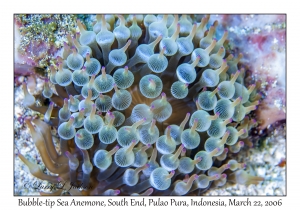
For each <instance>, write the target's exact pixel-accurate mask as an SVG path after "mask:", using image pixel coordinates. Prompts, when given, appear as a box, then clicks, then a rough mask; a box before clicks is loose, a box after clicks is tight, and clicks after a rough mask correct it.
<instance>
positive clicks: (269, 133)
mask: <svg viewBox="0 0 300 210" xmlns="http://www.w3.org/2000/svg"><path fill="white" fill-rule="evenodd" d="M83 17H84V16H83ZM54 18H55V17H54ZM43 19H44V18H43ZM45 19H46V20H47V18H45ZM74 20H75V18H74V17H72V16H66V17H65V18H63V19H62V20H58V22H59V23H61V25H62V26H64V21H69V23H70V24H67V25H68V27H65V28H64V27H61V25H55V24H49V25H48V26H47V28H43V29H42V31H43V30H44V31H50V34H51V31H52V30H56V29H57V28H58V29H59V30H58V31H59V33H58V34H57V35H56V36H55V37H47V38H48V39H46V40H45V39H44V36H47V33H45V34H44V35H43V33H40V34H39V35H40V37H37V40H35V41H34V42H31V41H29V44H28V43H27V44H26V40H28V39H29V40H30V39H32V38H33V37H31V38H30V37H28V33H25V34H26V36H24V35H22V34H20V40H21V41H20V42H19V43H20V45H19V44H16V48H15V49H16V51H15V52H16V53H17V54H16V65H15V67H16V68H15V75H17V76H16V77H15V85H16V88H15V102H16V106H15V145H16V148H22V153H24V152H25V153H27V154H28V155H29V156H31V157H32V158H33V159H37V161H38V162H37V163H38V164H41V165H42V163H41V162H39V160H40V159H39V157H38V154H37V153H36V150H35V149H34V146H33V145H32V143H30V142H31V141H30V135H29V134H28V131H27V130H26V129H24V126H23V122H24V117H25V116H32V115H34V114H36V113H31V112H30V111H29V110H28V109H24V108H23V107H22V106H21V105H20V102H21V101H22V97H23V96H22V93H20V89H19V87H18V86H19V84H20V83H21V82H22V81H23V79H24V78H25V77H26V79H27V81H30V80H31V81H32V90H31V91H32V93H37V92H39V91H41V90H42V89H41V88H42V85H43V84H42V80H40V77H43V73H40V72H43V70H42V68H43V67H44V66H47V65H48V64H49V63H51V62H52V61H51V57H52V58H53V57H55V55H56V53H55V51H56V50H57V49H59V48H60V46H62V42H63V41H65V39H66V38H65V36H64V33H65V31H67V32H69V31H70V30H74V28H72V23H74ZM214 20H218V21H219V22H220V23H221V24H220V25H221V26H222V29H223V30H228V31H229V36H228V37H229V39H230V44H231V46H230V48H231V50H232V51H233V52H235V53H237V52H243V53H244V55H246V56H244V58H243V59H242V60H241V63H242V64H243V65H245V67H247V69H250V70H251V71H252V76H251V77H250V80H252V81H257V80H258V79H259V80H261V82H262V87H263V89H262V95H263V97H264V100H263V104H262V106H260V109H259V110H258V112H257V113H256V114H257V116H258V117H259V120H261V122H260V126H261V127H260V128H259V129H257V130H255V131H253V138H257V141H255V142H256V144H255V145H253V148H251V149H247V151H243V152H241V153H240V154H239V158H240V159H239V160H240V161H239V162H251V163H252V164H250V165H249V170H250V171H251V173H252V174H253V175H259V176H263V177H267V178H268V179H267V180H266V181H264V182H263V183H262V184H259V185H258V186H251V187H249V188H246V187H244V186H228V185H226V186H225V187H222V188H220V189H217V190H212V191H208V192H207V193H206V194H207V195H208V194H219V195H235V194H236V195H265V194H266V195H284V194H285V165H284V164H283V162H284V161H285V157H286V155H285V123H284V122H285V121H284V120H285V107H286V105H285V85H286V84H285V17H284V15H279V16H277V15H269V16H264V15H212V16H211V19H210V21H211V22H210V24H212V23H213V21H214ZM23 21H24V22H26V21H29V22H30V21H32V20H26V19H22V18H21V17H19V18H17V19H16V27H21V28H22V23H23V24H24V22H23ZM39 21H41V19H35V20H33V23H38V22H39ZM42 21H45V20H42ZM84 21H86V22H87V23H89V22H91V20H84ZM34 25H35V24H32V29H30V30H33V35H32V36H34V37H35V38H36V34H34V31H35V29H34V28H35V27H39V26H34ZM37 25H38V24H37ZM73 27H74V26H73ZM17 30H19V28H17ZM17 30H16V31H17ZM23 30H25V31H26V30H28V28H27V27H26V28H24V29H22V31H23ZM16 35H17V36H18V34H17V32H16ZM221 35H222V33H221V34H220V36H221ZM49 42H51V43H52V44H53V43H54V44H53V48H50V51H47V52H45V51H43V46H44V45H45V44H49ZM16 43H17V42H16ZM249 44H250V45H249ZM245 46H247V49H245ZM249 46H251V47H249ZM24 48H26V49H35V50H36V51H34V50H31V51H30V50H26V51H22V49H24ZM19 49H20V50H19ZM39 49H40V50H39ZM18 53H20V54H18ZM24 53H25V55H24ZM26 53H30V55H28V54H26ZM21 63H22V65H19V64H21ZM23 63H25V64H26V65H28V66H26V67H27V68H24V67H25V66H24V64H23ZM37 66H38V67H39V69H37V68H34V67H37ZM23 68H24V69H30V68H31V69H32V70H29V72H26V73H25V74H24V71H23ZM274 70H276V71H274ZM274 72H276V73H274ZM36 87H37V88H36ZM28 88H29V90H30V86H29V87H28ZM279 93H280V94H279ZM270 113H275V114H270ZM278 121H281V122H280V123H278ZM276 123H277V124H276ZM16 153H17V150H16ZM23 167H24V166H23V164H19V161H18V160H17V159H16V162H15V171H18V172H20V173H16V174H15V175H16V176H15V180H22V181H18V182H17V183H15V193H16V194H34V193H36V192H34V191H30V189H24V188H23V187H22V186H20V185H19V184H18V183H24V182H27V181H29V180H30V182H32V180H34V179H35V178H33V177H31V175H28V173H26V172H24V171H23Z"/></svg>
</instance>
